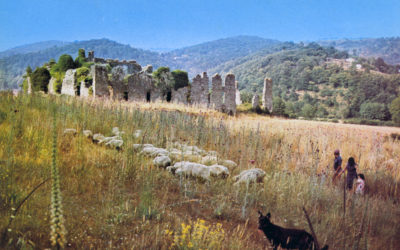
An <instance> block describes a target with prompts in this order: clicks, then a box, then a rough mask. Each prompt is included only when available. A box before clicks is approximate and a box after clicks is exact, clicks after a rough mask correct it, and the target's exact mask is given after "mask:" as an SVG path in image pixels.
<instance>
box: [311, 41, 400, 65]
mask: <svg viewBox="0 0 400 250" xmlns="http://www.w3.org/2000/svg"><path fill="white" fill-rule="evenodd" d="M318 43H319V44H321V45H322V46H333V47H335V48H336V49H338V50H346V51H348V52H349V53H350V54H352V55H355V56H359V57H380V58H382V59H383V60H385V62H387V63H389V64H400V37H390V38H367V39H359V40H349V39H342V40H334V41H319V42H318Z"/></svg>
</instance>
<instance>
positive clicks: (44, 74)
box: [31, 67, 51, 93]
mask: <svg viewBox="0 0 400 250" xmlns="http://www.w3.org/2000/svg"><path fill="white" fill-rule="evenodd" d="M50 78H51V75H50V72H49V71H48V70H47V69H46V68H43V67H42V68H36V69H35V71H33V73H32V75H31V81H32V90H33V91H44V92H45V93H47V90H48V89H47V88H48V85H49V81H50Z"/></svg>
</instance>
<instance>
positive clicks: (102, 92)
mask: <svg viewBox="0 0 400 250" xmlns="http://www.w3.org/2000/svg"><path fill="white" fill-rule="evenodd" d="M92 73H93V85H92V86H93V96H94V97H103V96H104V97H109V96H110V91H109V90H108V74H107V68H106V67H105V66H102V65H93V66H92Z"/></svg>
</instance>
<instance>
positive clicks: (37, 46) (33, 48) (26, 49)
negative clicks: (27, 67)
mask: <svg viewBox="0 0 400 250" xmlns="http://www.w3.org/2000/svg"><path fill="white" fill-rule="evenodd" d="M69 43H70V42H62V41H55V40H52V41H44V42H38V43H31V44H27V45H21V46H18V47H15V48H12V49H8V50H5V51H2V52H0V58H3V57H8V56H13V55H17V54H27V53H31V52H37V51H40V50H45V49H48V48H51V47H61V46H65V45H67V44H69Z"/></svg>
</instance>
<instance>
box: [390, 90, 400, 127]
mask: <svg viewBox="0 0 400 250" xmlns="http://www.w3.org/2000/svg"><path fill="white" fill-rule="evenodd" d="M389 110H390V114H391V115H392V120H393V121H394V122H395V123H396V124H397V125H399V126H400V96H399V97H397V98H396V99H394V100H393V101H392V103H391V104H390V108H389Z"/></svg>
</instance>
